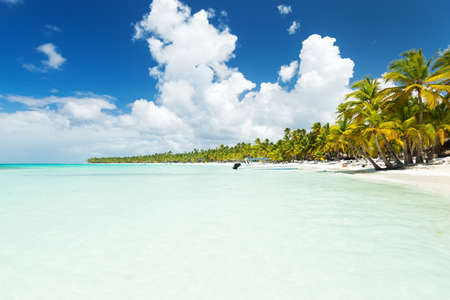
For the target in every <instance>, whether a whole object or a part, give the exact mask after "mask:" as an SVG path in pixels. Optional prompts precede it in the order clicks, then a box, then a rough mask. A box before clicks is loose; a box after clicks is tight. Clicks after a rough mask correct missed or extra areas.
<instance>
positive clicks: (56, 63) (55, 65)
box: [36, 43, 66, 70]
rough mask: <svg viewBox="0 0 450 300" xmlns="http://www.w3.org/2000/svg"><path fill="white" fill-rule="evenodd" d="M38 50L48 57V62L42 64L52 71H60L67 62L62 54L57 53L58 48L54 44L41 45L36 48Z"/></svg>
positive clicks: (44, 61)
mask: <svg viewBox="0 0 450 300" xmlns="http://www.w3.org/2000/svg"><path fill="white" fill-rule="evenodd" d="M36 50H38V51H39V52H42V53H44V54H45V55H47V57H48V58H47V60H43V61H41V62H42V64H43V65H45V66H47V67H49V68H51V69H55V70H59V68H60V67H61V65H62V64H63V63H64V62H66V59H65V58H64V57H62V55H61V54H59V53H58V52H56V47H55V45H53V44H52V43H47V44H43V45H40V46H39V47H37V48H36Z"/></svg>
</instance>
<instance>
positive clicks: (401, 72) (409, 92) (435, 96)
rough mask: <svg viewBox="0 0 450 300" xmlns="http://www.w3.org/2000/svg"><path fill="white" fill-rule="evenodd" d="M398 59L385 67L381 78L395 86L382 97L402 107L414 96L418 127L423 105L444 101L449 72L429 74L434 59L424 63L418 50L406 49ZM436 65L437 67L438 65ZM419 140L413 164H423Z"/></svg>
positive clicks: (383, 92)
mask: <svg viewBox="0 0 450 300" xmlns="http://www.w3.org/2000/svg"><path fill="white" fill-rule="evenodd" d="M401 56H402V58H400V59H397V60H395V61H393V62H391V63H390V64H389V70H390V72H389V73H386V74H385V75H384V79H385V80H386V81H387V82H389V81H392V82H394V83H395V84H396V86H395V87H391V88H386V89H384V90H383V91H382V95H383V96H386V101H394V102H398V103H399V104H400V105H404V104H405V103H407V102H408V100H409V99H410V98H412V97H414V96H417V97H418V100H419V116H418V124H419V125H421V124H422V123H423V111H424V102H425V103H426V104H427V105H428V107H430V108H431V109H433V108H434V107H435V106H436V105H437V104H438V103H439V101H444V98H443V93H447V92H449V91H450V87H449V86H448V85H447V84H446V80H448V76H449V73H448V72H444V73H439V72H434V73H431V72H430V65H431V62H432V60H433V58H434V56H433V57H432V58H431V59H429V60H427V59H426V58H425V56H424V55H423V53H422V50H421V49H420V50H409V51H406V52H403V53H402V54H401ZM439 66H440V64H439ZM422 140H423V138H422V134H419V136H418V145H417V158H416V163H423V141H422Z"/></svg>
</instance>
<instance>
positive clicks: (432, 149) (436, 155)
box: [431, 136, 438, 160]
mask: <svg viewBox="0 0 450 300" xmlns="http://www.w3.org/2000/svg"><path fill="white" fill-rule="evenodd" d="M437 148H438V137H437V136H435V137H434V142H433V148H431V151H432V152H431V153H432V157H431V159H432V160H435V159H437V158H438V152H437Z"/></svg>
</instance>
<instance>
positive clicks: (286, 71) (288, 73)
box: [278, 60, 298, 82]
mask: <svg viewBox="0 0 450 300" xmlns="http://www.w3.org/2000/svg"><path fill="white" fill-rule="evenodd" d="M297 69H298V61H296V60H294V61H292V62H291V63H290V64H289V65H283V66H281V68H280V71H279V72H278V76H279V77H280V79H281V81H283V82H287V81H289V80H291V79H292V77H294V76H295V75H296V72H297Z"/></svg>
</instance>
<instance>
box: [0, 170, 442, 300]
mask: <svg viewBox="0 0 450 300" xmlns="http://www.w3.org/2000/svg"><path fill="white" fill-rule="evenodd" d="M0 299H2V300H9V299H20V300H22V299H26V300H28V299H46V300H53V299H55V300H56V299H67V300H71V299H96V300H98V299H108V300H113V299H128V300H131V299H159V300H164V299H195V300H201V299H211V300H213V299H233V300H237V299H258V300H265V299H285V300H288V299H330V300H331V299H332V300H336V299H377V300H378V299H434V300H437V299H450V199H449V198H447V197H443V196H436V195H431V194H428V193H426V192H422V191H420V190H418V189H414V188H411V187H405V186H396V185H387V184H379V183H370V182H365V181H358V180H356V179H352V178H348V177H346V176H341V175H337V174H332V173H319V172H311V171H302V170H256V169H239V170H238V171H233V170H231V167H229V166H217V165H164V164H154V165H144V164H143V165H1V166H0Z"/></svg>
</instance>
